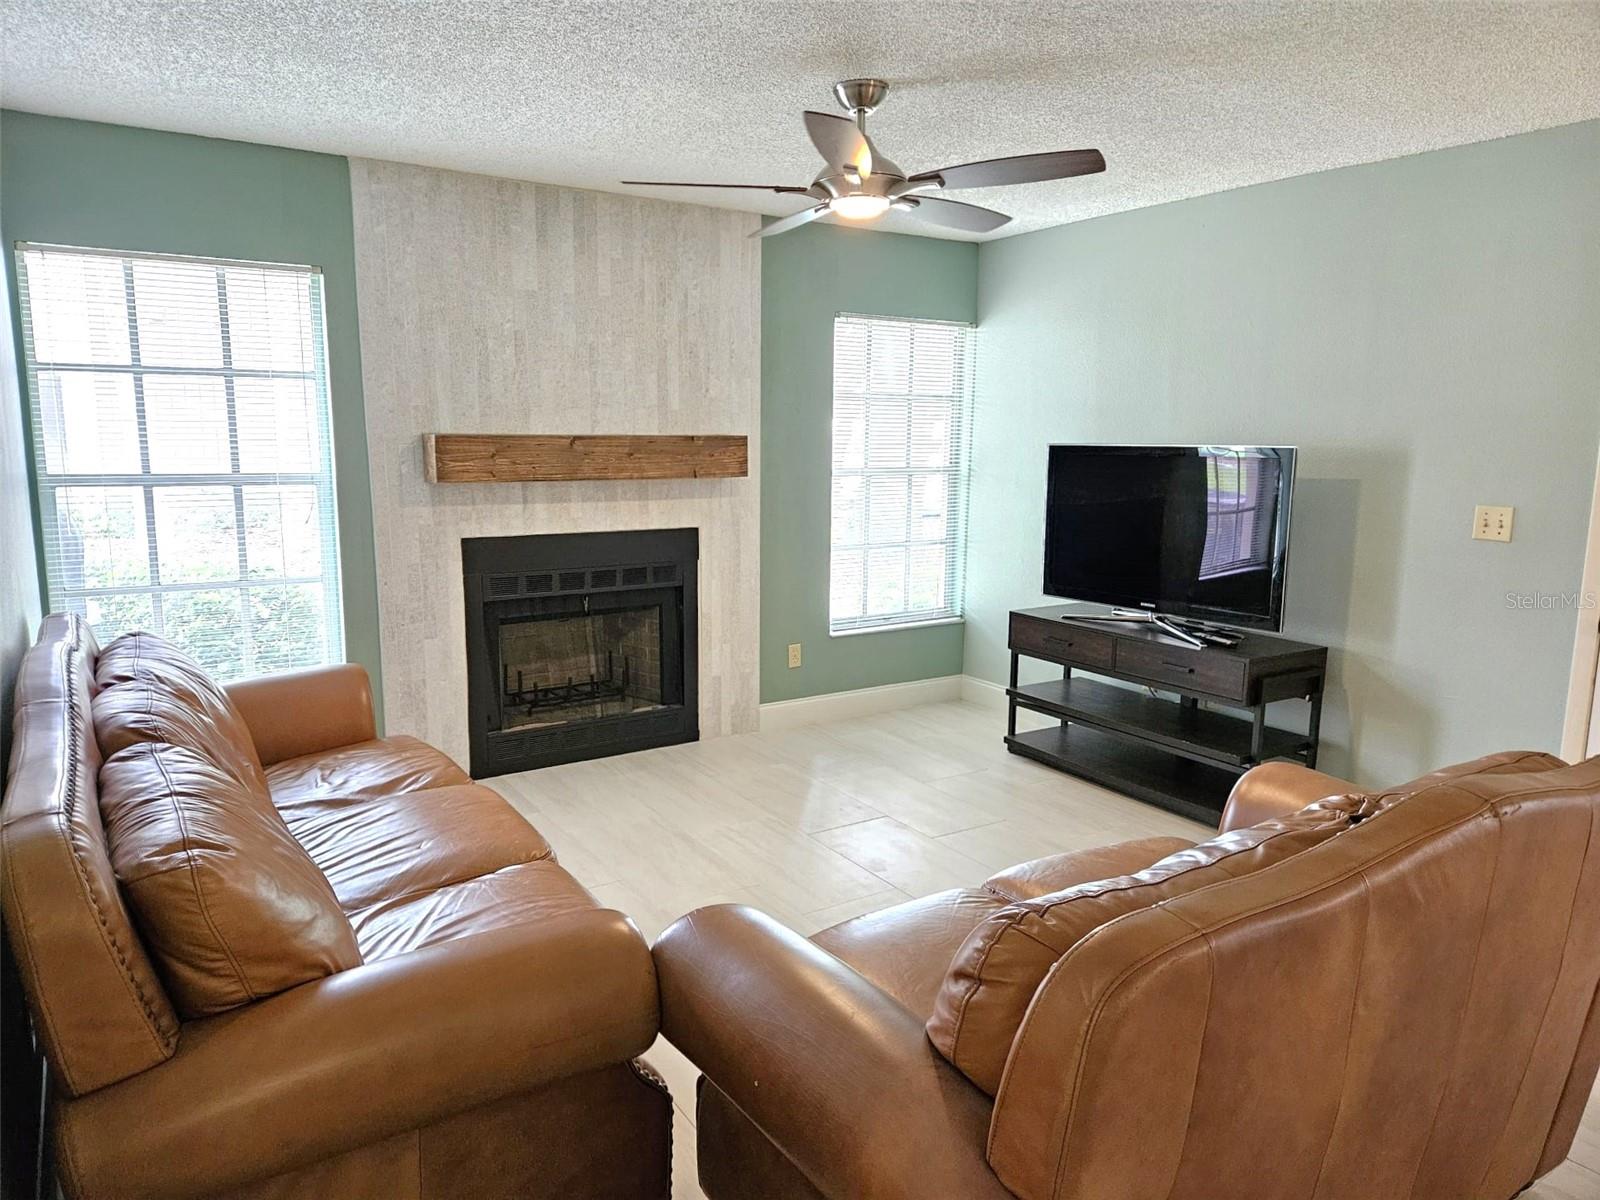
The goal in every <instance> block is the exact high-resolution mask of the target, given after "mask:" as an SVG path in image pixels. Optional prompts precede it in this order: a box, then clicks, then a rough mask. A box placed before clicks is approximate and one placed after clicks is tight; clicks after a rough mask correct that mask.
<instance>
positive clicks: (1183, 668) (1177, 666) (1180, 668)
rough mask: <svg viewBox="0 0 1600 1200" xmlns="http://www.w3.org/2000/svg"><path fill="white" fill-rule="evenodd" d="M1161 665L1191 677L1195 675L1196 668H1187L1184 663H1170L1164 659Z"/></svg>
mask: <svg viewBox="0 0 1600 1200" xmlns="http://www.w3.org/2000/svg"><path fill="white" fill-rule="evenodd" d="M1161 665H1162V666H1163V667H1171V668H1172V669H1173V670H1174V671H1184V672H1187V673H1188V674H1190V675H1193V674H1194V668H1193V667H1190V666H1186V665H1184V664H1183V663H1175V662H1168V661H1167V660H1166V659H1162V660H1161Z"/></svg>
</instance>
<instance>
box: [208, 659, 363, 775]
mask: <svg viewBox="0 0 1600 1200" xmlns="http://www.w3.org/2000/svg"><path fill="white" fill-rule="evenodd" d="M227 693H228V699H230V700H232V701H233V704H234V707H235V708H237V709H238V710H239V715H240V716H241V717H243V718H244V723H245V725H246V726H247V727H248V728H249V730H250V737H251V739H252V740H254V742H255V744H256V753H257V754H259V755H260V756H261V763H262V765H263V766H268V767H270V766H271V765H272V764H273V763H276V762H282V761H283V760H284V759H286V758H299V757H300V756H301V755H302V754H317V753H319V752H321V751H324V750H336V749H338V748H339V747H340V746H348V745H350V744H351V743H352V742H368V741H371V740H372V739H373V738H375V737H377V736H378V729H377V723H376V721H375V720H374V718H373V715H372V684H371V682H370V681H369V680H368V679H367V672H366V668H365V667H360V666H357V665H356V664H355V663H338V664H336V665H334V666H331V667H313V668H312V669H311V670H309V671H285V672H284V673H283V674H281V675H262V676H259V677H258V678H255V679H241V680H240V681H239V682H237V683H230V684H228V685H227Z"/></svg>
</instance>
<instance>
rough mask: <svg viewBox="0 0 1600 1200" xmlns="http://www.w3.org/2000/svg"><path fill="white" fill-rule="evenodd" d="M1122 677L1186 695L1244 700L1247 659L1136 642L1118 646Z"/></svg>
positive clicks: (1214, 652) (1119, 671) (1122, 642)
mask: <svg viewBox="0 0 1600 1200" xmlns="http://www.w3.org/2000/svg"><path fill="white" fill-rule="evenodd" d="M1116 660H1117V662H1116V666H1117V671H1118V673H1119V674H1124V675H1136V676H1138V677H1139V678H1141V679H1148V680H1150V681H1152V682H1154V683H1156V684H1166V685H1168V686H1170V687H1175V688H1177V689H1178V690H1180V691H1184V692H1204V693H1206V694H1207V695H1211V696H1219V697H1222V698H1223V699H1228V700H1243V699H1244V698H1245V694H1244V691H1245V689H1244V681H1245V664H1244V660H1243V659H1238V658H1233V657H1230V656H1229V655H1227V654H1219V653H1217V652H1216V651H1215V650H1190V649H1189V648H1187V647H1185V646H1175V645H1167V644H1157V643H1154V642H1145V641H1133V640H1132V639H1128V640H1122V641H1118V642H1117V643H1116Z"/></svg>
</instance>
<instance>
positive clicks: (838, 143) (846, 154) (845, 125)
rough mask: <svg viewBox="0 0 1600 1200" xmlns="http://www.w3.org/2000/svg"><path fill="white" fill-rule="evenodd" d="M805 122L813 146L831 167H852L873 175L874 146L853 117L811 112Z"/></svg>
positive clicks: (808, 111)
mask: <svg viewBox="0 0 1600 1200" xmlns="http://www.w3.org/2000/svg"><path fill="white" fill-rule="evenodd" d="M805 120H806V132H807V133H808V134H810V135H811V144H812V145H813V146H815V147H816V148H817V153H818V154H820V155H822V157H823V158H825V159H827V160H828V165H829V166H830V167H846V166H849V167H855V168H856V169H857V170H858V171H861V172H862V173H863V174H871V173H872V143H871V142H869V141H868V140H867V135H866V134H864V133H862V132H861V130H860V129H858V128H857V127H856V123H855V122H854V121H852V120H850V118H849V117H836V116H834V115H833V114H832V113H822V112H812V111H810V110H809V109H808V110H807V111H806V114H805Z"/></svg>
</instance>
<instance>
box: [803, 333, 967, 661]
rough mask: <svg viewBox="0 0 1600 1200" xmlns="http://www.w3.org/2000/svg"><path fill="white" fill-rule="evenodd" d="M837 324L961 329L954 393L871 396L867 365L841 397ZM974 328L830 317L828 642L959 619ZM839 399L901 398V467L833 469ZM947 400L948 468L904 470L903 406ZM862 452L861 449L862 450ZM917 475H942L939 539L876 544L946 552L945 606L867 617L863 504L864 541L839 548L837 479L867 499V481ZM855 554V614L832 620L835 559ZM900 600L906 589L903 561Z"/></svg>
mask: <svg viewBox="0 0 1600 1200" xmlns="http://www.w3.org/2000/svg"><path fill="white" fill-rule="evenodd" d="M842 321H857V322H871V323H875V324H883V325H906V326H912V327H919V326H944V327H948V328H954V329H958V330H960V331H961V340H960V344H959V346H958V348H957V353H958V356H959V360H960V362H959V367H958V370H959V378H958V379H957V381H956V382H957V390H956V392H955V393H953V394H950V395H948V396H946V395H943V394H939V395H932V396H929V395H919V394H918V393H917V392H916V391H915V390H914V389H908V390H907V391H905V392H904V393H900V392H875V391H874V390H873V389H872V386H871V367H870V361H869V363H868V376H867V385H866V386H865V387H864V388H863V390H862V391H861V392H859V393H855V392H844V393H841V392H840V390H839V387H838V331H839V325H840V322H842ZM976 338H977V325H976V323H974V322H971V321H953V320H947V319H941V318H935V317H904V316H894V315H886V314H882V313H861V312H852V311H848V310H842V311H839V312H836V313H835V314H834V318H833V324H832V326H831V327H830V330H829V383H830V389H829V422H828V427H829V439H828V444H829V453H828V548H827V549H828V618H827V620H828V636H829V637H830V638H840V637H859V636H861V635H863V634H870V633H892V632H896V631H902V630H909V629H925V628H933V627H937V626H940V625H959V624H962V623H963V622H964V621H965V620H966V617H965V576H966V555H967V536H966V534H967V521H966V517H967V513H966V508H967V500H968V496H969V494H970V481H971V448H972V418H973V407H974V393H975V375H976V371H975V365H976V359H977V354H976V350H977V345H976ZM841 395H843V396H845V397H847V398H849V399H855V400H859V401H860V402H861V403H862V404H863V405H864V407H867V408H870V405H871V401H872V400H873V399H874V398H887V399H903V400H905V401H906V402H907V405H908V407H907V454H906V461H907V465H906V466H904V467H876V468H875V467H872V466H870V465H868V464H867V462H866V460H865V459H863V465H862V466H861V467H859V468H856V467H845V468H841V467H839V466H838V465H837V463H836V459H835V454H834V441H835V436H836V432H837V421H838V408H839V400H840V397H841ZM940 399H945V400H948V401H949V402H950V404H951V406H952V420H951V428H950V440H951V455H950V457H951V460H952V462H951V463H950V465H947V466H940V467H928V466H920V467H919V466H912V465H910V457H911V456H910V445H911V437H910V433H911V409H910V407H909V406H910V403H911V402H913V401H917V400H924V401H926V400H940ZM863 453H865V450H864V451H863ZM918 475H944V476H945V477H946V488H945V535H944V537H942V538H937V539H925V538H912V537H910V536H909V529H908V531H907V537H906V538H905V539H904V540H902V541H899V542H886V543H879V545H882V546H891V547H896V546H900V547H905V548H906V549H907V551H908V552H909V550H910V549H911V548H913V547H915V546H918V545H925V546H933V545H941V546H944V547H945V553H946V555H947V556H948V557H947V561H946V570H945V574H944V579H945V581H946V582H947V584H948V589H949V590H948V594H947V595H946V596H945V601H946V602H945V603H944V604H943V605H941V606H940V607H939V608H936V609H928V610H913V609H902V610H901V611H900V612H898V613H892V614H887V615H885V616H884V617H882V618H879V619H873V618H869V617H868V616H867V614H866V608H867V594H868V593H867V587H868V583H867V565H866V555H867V553H868V552H869V551H870V550H871V549H872V548H873V545H874V543H872V542H871V540H870V537H869V532H870V528H871V519H870V499H866V500H864V504H865V505H867V508H866V510H865V512H864V516H863V529H862V536H863V540H862V541H861V542H860V544H859V545H856V544H852V545H850V546H845V547H839V546H837V545H836V544H835V542H834V529H833V523H834V511H833V491H834V487H835V485H836V484H837V481H838V480H839V479H840V478H841V477H842V476H845V477H855V478H859V479H861V480H862V481H863V482H862V487H863V491H864V492H865V493H867V495H868V496H869V497H870V481H871V480H872V479H873V478H874V477H883V476H898V477H902V478H904V479H906V480H907V481H908V489H909V486H910V485H909V481H910V480H911V479H913V478H914V477H915V476H918ZM913 504H914V500H913V499H912V498H911V497H910V496H909V495H908V500H907V523H908V525H909V523H910V520H911V512H910V509H911V507H912V505H913ZM841 549H843V550H845V551H859V552H860V553H861V554H862V568H861V588H862V615H861V616H859V617H849V618H843V619H842V620H838V619H836V618H835V617H834V614H833V585H834V570H835V567H834V558H835V555H836V554H837V553H838V552H839V551H840V550H841ZM906 572H907V580H906V594H908V595H909V590H910V578H909V576H910V555H909V553H908V554H907V561H906Z"/></svg>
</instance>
